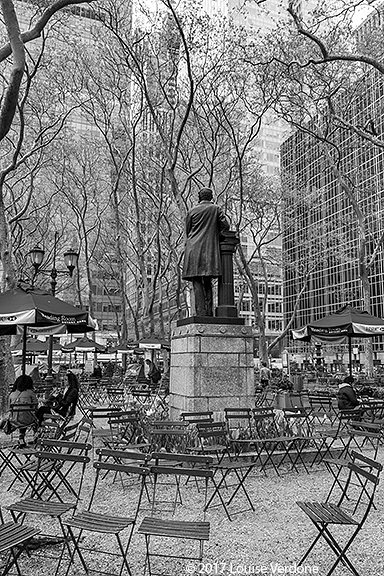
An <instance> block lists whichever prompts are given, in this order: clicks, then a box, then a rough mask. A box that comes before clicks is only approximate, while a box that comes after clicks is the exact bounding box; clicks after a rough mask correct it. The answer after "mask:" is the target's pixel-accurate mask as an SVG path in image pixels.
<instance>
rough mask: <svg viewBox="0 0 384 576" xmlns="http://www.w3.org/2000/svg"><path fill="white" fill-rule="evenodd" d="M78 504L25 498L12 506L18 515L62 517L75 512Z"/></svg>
mask: <svg viewBox="0 0 384 576" xmlns="http://www.w3.org/2000/svg"><path fill="white" fill-rule="evenodd" d="M75 507H76V504H74V503H72V504H68V503H64V502H51V501H49V502H47V501H45V500H39V499H37V498H25V499H24V500H20V501H19V502H16V503H15V504H12V511H14V512H15V513H16V514H18V513H22V514H28V513H31V514H44V515H49V516H55V517H58V516H61V515H62V514H65V513H66V512H69V511H70V510H73V509H74V508H75Z"/></svg>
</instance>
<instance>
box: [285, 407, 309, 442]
mask: <svg viewBox="0 0 384 576" xmlns="http://www.w3.org/2000/svg"><path fill="white" fill-rule="evenodd" d="M283 414H284V419H285V423H286V427H285V434H288V435H290V436H294V435H297V434H299V435H310V433H311V425H310V414H311V409H307V408H304V407H303V406H297V407H296V406H295V407H293V408H283Z"/></svg>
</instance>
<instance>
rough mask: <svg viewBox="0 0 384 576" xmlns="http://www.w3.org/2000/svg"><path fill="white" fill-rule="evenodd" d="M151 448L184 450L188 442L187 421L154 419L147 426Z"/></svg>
mask: <svg viewBox="0 0 384 576" xmlns="http://www.w3.org/2000/svg"><path fill="white" fill-rule="evenodd" d="M149 435H150V444H151V450H152V451H153V450H154V451H159V450H160V449H161V448H163V449H165V450H166V451H167V452H170V451H172V450H174V451H175V450H176V451H177V452H185V450H186V447H187V442H188V422H184V421H181V420H155V421H154V422H152V424H151V426H150V427H149Z"/></svg>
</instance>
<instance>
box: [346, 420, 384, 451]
mask: <svg viewBox="0 0 384 576" xmlns="http://www.w3.org/2000/svg"><path fill="white" fill-rule="evenodd" d="M348 433H349V435H350V436H351V442H350V444H354V445H355V446H356V447H357V448H358V449H359V450H363V449H364V448H368V449H371V450H373V456H372V457H373V458H376V456H377V452H378V449H379V446H380V442H381V439H382V425H381V424H378V423H377V424H375V423H372V422H366V421H365V420H350V421H349V423H348Z"/></svg>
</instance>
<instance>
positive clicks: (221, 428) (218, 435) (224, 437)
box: [196, 422, 228, 449]
mask: <svg viewBox="0 0 384 576" xmlns="http://www.w3.org/2000/svg"><path fill="white" fill-rule="evenodd" d="M196 428H197V435H198V437H199V440H200V445H201V447H202V448H203V449H204V447H205V446H209V445H210V444H221V445H223V447H226V446H227V445H228V432H227V424H226V422H197V423H196Z"/></svg>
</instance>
